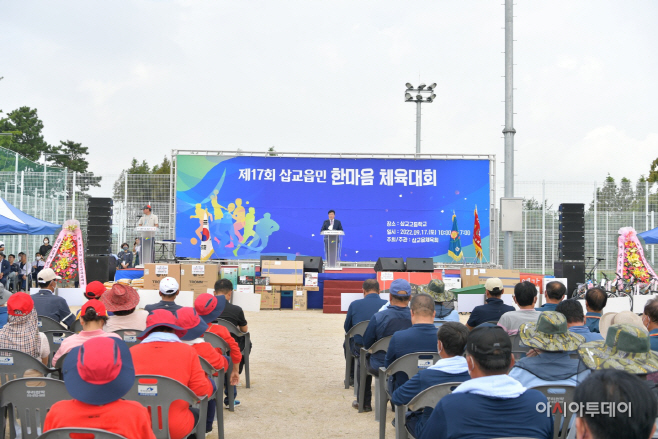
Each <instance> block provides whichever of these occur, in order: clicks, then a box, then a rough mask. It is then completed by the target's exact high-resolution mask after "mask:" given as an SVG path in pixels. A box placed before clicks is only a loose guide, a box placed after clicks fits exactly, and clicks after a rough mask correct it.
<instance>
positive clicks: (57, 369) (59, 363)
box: [53, 352, 69, 381]
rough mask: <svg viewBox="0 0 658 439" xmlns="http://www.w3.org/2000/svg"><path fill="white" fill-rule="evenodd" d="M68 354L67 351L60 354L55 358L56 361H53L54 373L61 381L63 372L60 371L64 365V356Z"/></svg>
mask: <svg viewBox="0 0 658 439" xmlns="http://www.w3.org/2000/svg"><path fill="white" fill-rule="evenodd" d="M68 354H69V353H68V352H67V353H65V354H64V355H62V356H61V357H59V358H58V359H57V363H55V366H54V367H53V369H55V373H56V374H57V378H58V379H60V380H62V381H63V380H64V373H63V372H62V368H63V367H64V359H65V358H66V356H67V355H68Z"/></svg>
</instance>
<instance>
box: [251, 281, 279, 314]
mask: <svg viewBox="0 0 658 439" xmlns="http://www.w3.org/2000/svg"><path fill="white" fill-rule="evenodd" d="M256 293H258V294H260V309H281V287H279V286H278V285H256Z"/></svg>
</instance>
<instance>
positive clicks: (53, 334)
mask: <svg viewBox="0 0 658 439" xmlns="http://www.w3.org/2000/svg"><path fill="white" fill-rule="evenodd" d="M42 332H43V334H44V335H45V336H46V338H48V345H50V355H48V364H52V361H53V357H54V356H55V352H57V351H58V350H59V347H60V346H61V345H62V342H63V341H64V339H65V338H66V337H70V336H72V335H75V332H71V331H67V330H66V329H58V330H55V331H42Z"/></svg>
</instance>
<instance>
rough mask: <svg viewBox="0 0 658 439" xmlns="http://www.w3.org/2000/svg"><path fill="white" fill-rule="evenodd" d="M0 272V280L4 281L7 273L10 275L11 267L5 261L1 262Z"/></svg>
mask: <svg viewBox="0 0 658 439" xmlns="http://www.w3.org/2000/svg"><path fill="white" fill-rule="evenodd" d="M0 271H1V272H2V275H3V276H2V278H3V279H6V278H7V276H9V273H11V265H10V264H9V261H8V260H6V259H3V260H2V264H1V265H0Z"/></svg>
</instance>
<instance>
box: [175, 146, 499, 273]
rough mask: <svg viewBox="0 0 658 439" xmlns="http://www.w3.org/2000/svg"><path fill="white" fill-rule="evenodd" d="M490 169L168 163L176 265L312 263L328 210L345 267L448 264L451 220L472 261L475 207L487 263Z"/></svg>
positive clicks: (375, 162)
mask: <svg viewBox="0 0 658 439" xmlns="http://www.w3.org/2000/svg"><path fill="white" fill-rule="evenodd" d="M489 172H490V171H489V161H488V160H409V159H344V158H343V159H340V158H336V159H334V158H292V157H277V156H270V157H254V156H237V157H226V156H222V157H219V156H202V155H178V156H177V157H176V239H177V240H178V241H180V242H182V244H181V245H178V246H177V247H176V256H179V257H189V258H199V259H238V258H242V259H246V258H248V259H258V258H259V257H260V255H269V254H277V255H279V254H283V255H287V256H288V257H291V258H294V256H295V255H310V256H319V255H322V254H323V252H324V245H323V238H322V236H321V235H320V230H321V228H322V224H323V222H324V220H326V219H327V212H328V211H329V210H330V209H333V210H335V211H336V219H337V220H339V221H340V222H341V224H342V226H343V229H344V231H345V236H344V237H343V248H342V252H341V259H342V260H343V261H375V260H377V258H379V257H432V258H434V261H435V262H450V261H452V258H450V256H449V255H448V250H449V244H450V233H451V227H452V217H453V214H455V215H456V217H457V222H458V224H459V229H460V230H459V234H460V237H461V245H462V251H463V255H464V258H465V260H466V261H467V262H470V261H473V260H474V258H475V249H474V247H473V226H474V219H475V218H474V212H475V207H476V206H477V209H478V214H479V220H480V236H481V238H482V250H483V253H484V257H485V260H488V259H489V254H490V252H489V224H490V221H489V215H490V187H489V186H490V177H489Z"/></svg>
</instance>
